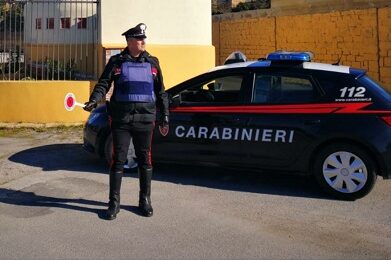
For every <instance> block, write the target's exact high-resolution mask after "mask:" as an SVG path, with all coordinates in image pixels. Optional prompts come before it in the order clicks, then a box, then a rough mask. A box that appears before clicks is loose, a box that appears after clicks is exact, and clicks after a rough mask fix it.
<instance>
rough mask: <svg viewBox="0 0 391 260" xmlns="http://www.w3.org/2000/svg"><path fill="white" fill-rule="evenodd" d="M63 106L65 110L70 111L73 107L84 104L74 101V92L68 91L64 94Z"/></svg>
mask: <svg viewBox="0 0 391 260" xmlns="http://www.w3.org/2000/svg"><path fill="white" fill-rule="evenodd" d="M64 106H65V109H66V110H68V111H72V110H73V109H74V108H75V106H79V107H84V104H81V103H79V102H77V101H76V97H75V94H73V93H68V94H66V95H65V99H64Z"/></svg>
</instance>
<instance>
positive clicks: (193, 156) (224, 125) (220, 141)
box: [154, 72, 251, 165]
mask: <svg viewBox="0 0 391 260" xmlns="http://www.w3.org/2000/svg"><path fill="white" fill-rule="evenodd" d="M249 75H250V74H249V73H245V72H229V73H219V74H216V75H215V74H212V75H209V76H207V77H201V78H199V79H198V80H195V81H191V83H190V84H188V85H186V86H185V87H181V88H180V90H178V91H176V92H173V93H172V98H171V103H172V104H171V106H170V131H169V134H168V135H167V136H166V137H161V136H157V138H156V140H154V142H155V146H154V157H156V158H158V159H159V160H166V161H176V162H191V163H210V164H227V165H235V164H240V163H241V162H242V158H243V150H242V147H241V144H240V142H239V141H238V140H235V136H234V135H235V131H236V130H235V129H237V128H241V127H242V126H243V125H246V124H247V122H246V121H245V120H243V118H242V117H241V113H240V110H241V107H242V106H243V105H244V104H245V98H246V92H248V90H249V89H250V88H251V86H249V84H248V82H249V80H248V78H249Z"/></svg>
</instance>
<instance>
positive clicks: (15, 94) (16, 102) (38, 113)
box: [0, 81, 90, 124]
mask: <svg viewBox="0 0 391 260" xmlns="http://www.w3.org/2000/svg"><path fill="white" fill-rule="evenodd" d="M89 90H90V82H89V81H0V122H1V123H61V124H63V123H82V122H84V121H85V120H86V119H87V117H88V115H89V113H87V112H85V111H84V110H83V109H82V108H80V107H75V109H74V110H73V111H70V112H68V111H67V110H66V109H65V107H64V98H65V95H66V94H67V93H69V92H72V93H74V94H75V96H76V99H77V101H78V102H80V103H84V102H85V101H87V100H88V97H89Z"/></svg>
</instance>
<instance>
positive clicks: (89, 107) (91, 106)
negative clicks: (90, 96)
mask: <svg viewBox="0 0 391 260" xmlns="http://www.w3.org/2000/svg"><path fill="white" fill-rule="evenodd" d="M96 106H97V102H96V101H95V100H90V101H88V102H86V103H84V107H83V109H84V110H85V111H88V112H91V111H92V110H93V109H94V108H96Z"/></svg>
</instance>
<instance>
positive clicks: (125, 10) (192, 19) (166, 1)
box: [100, 0, 212, 45]
mask: <svg viewBox="0 0 391 260" xmlns="http://www.w3.org/2000/svg"><path fill="white" fill-rule="evenodd" d="M100 12H101V15H100V16H101V26H102V28H101V29H102V30H101V42H102V44H103V45H106V44H120V43H125V39H124V37H123V36H121V34H122V33H123V32H125V31H126V30H128V29H129V28H131V27H133V26H135V25H137V24H138V23H140V22H143V23H145V24H146V25H147V31H146V34H147V37H148V38H147V43H148V44H163V45H166V44H167V45H170V44H179V45H181V44H184V45H187V44H189V45H212V24H211V23H212V16H211V0H142V1H141V0H101V8H100Z"/></svg>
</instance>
